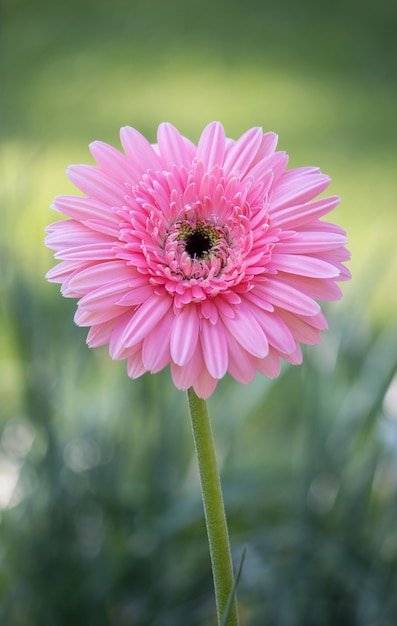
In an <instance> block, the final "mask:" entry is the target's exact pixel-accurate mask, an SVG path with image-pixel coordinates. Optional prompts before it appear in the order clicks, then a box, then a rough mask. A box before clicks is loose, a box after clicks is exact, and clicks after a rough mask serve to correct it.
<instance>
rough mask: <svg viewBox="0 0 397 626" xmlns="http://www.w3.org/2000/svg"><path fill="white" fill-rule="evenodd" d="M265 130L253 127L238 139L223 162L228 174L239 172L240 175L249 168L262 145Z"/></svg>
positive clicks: (224, 169) (225, 171)
mask: <svg viewBox="0 0 397 626" xmlns="http://www.w3.org/2000/svg"><path fill="white" fill-rule="evenodd" d="M262 137H263V131H262V129H261V128H251V129H250V130H248V131H247V132H246V133H244V135H242V136H241V137H240V139H238V140H237V141H236V142H235V144H234V145H233V147H232V148H231V149H230V150H229V152H228V154H227V156H226V157H225V162H224V164H223V171H224V173H225V175H226V176H229V175H231V174H234V173H236V172H238V173H239V175H240V177H242V176H244V174H245V173H246V172H247V170H248V169H249V167H250V165H251V164H252V161H253V159H254V157H255V156H256V154H257V152H258V149H259V147H260V145H261V142H262Z"/></svg>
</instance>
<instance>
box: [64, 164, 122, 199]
mask: <svg viewBox="0 0 397 626" xmlns="http://www.w3.org/2000/svg"><path fill="white" fill-rule="evenodd" d="M66 173H67V175H68V177H69V178H70V180H71V181H72V183H73V184H74V185H76V187H77V188H78V189H80V190H81V191H82V192H83V193H85V194H86V195H87V196H89V197H92V198H95V199H96V200H99V201H101V202H106V203H107V204H109V205H110V206H122V205H123V204H124V196H125V194H126V189H125V187H124V185H123V184H122V183H120V182H118V181H116V180H114V179H113V178H111V177H110V176H108V175H107V174H105V172H103V171H102V170H101V169H100V168H99V167H96V165H70V166H69V167H68V169H67V170H66Z"/></svg>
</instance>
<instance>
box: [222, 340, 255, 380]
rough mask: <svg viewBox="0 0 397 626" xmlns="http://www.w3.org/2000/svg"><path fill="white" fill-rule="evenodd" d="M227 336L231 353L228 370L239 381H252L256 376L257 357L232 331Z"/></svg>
mask: <svg viewBox="0 0 397 626" xmlns="http://www.w3.org/2000/svg"><path fill="white" fill-rule="evenodd" d="M226 337H227V345H228V353H229V364H228V371H229V372H230V374H231V376H233V378H235V379H236V380H238V382H240V383H243V384H247V383H250V382H251V381H252V380H253V379H254V378H255V373H256V361H257V359H256V358H255V357H253V356H252V355H251V354H249V353H248V352H247V351H246V350H245V349H244V348H243V347H242V346H241V344H240V343H238V342H237V341H236V340H235V338H234V337H233V335H232V334H231V333H229V332H227V334H226Z"/></svg>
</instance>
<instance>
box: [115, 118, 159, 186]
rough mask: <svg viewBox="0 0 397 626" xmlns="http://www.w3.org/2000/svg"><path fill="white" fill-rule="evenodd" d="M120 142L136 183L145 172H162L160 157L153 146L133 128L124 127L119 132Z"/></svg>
mask: <svg viewBox="0 0 397 626" xmlns="http://www.w3.org/2000/svg"><path fill="white" fill-rule="evenodd" d="M120 140H121V144H122V146H123V149H124V152H125V153H126V155H127V157H128V160H129V162H130V163H131V166H132V167H133V173H134V177H135V178H136V180H137V182H138V181H139V179H140V178H141V176H142V174H143V173H144V172H146V171H147V170H154V171H155V170H160V171H161V170H162V169H163V167H162V164H161V160H160V157H159V156H158V154H156V152H155V150H154V149H153V146H152V145H151V144H150V143H149V142H148V140H147V139H146V138H145V137H144V136H143V135H141V133H139V132H138V131H137V130H135V128H131V127H130V126H124V127H123V128H122V129H121V130H120Z"/></svg>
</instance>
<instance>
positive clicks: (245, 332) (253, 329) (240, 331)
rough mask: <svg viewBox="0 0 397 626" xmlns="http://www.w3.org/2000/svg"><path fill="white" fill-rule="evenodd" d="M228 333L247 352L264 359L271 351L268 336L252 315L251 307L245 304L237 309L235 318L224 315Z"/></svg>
mask: <svg viewBox="0 0 397 626" xmlns="http://www.w3.org/2000/svg"><path fill="white" fill-rule="evenodd" d="M222 319H223V323H224V325H225V327H226V328H227V329H228V331H229V332H230V333H231V334H232V335H233V336H234V337H235V339H237V341H238V342H239V343H240V344H241V346H242V347H243V348H245V350H247V352H249V353H250V354H252V355H253V356H258V357H261V358H263V357H264V356H266V354H267V353H268V350H269V345H268V342H267V339H266V336H265V334H264V332H263V330H262V328H261V327H260V325H259V324H258V322H257V321H256V319H255V317H254V316H253V314H252V313H251V310H250V306H249V305H246V304H244V303H243V302H242V303H241V304H240V305H239V306H238V307H236V310H235V314H234V317H233V318H229V317H226V316H224V315H222Z"/></svg>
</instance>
